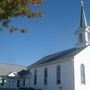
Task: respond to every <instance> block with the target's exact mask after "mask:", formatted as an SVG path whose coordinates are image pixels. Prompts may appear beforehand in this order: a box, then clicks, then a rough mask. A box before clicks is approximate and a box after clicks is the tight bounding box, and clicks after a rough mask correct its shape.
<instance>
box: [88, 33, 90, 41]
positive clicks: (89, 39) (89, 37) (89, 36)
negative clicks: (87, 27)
mask: <svg viewBox="0 0 90 90" xmlns="http://www.w3.org/2000/svg"><path fill="white" fill-rule="evenodd" d="M88 41H90V33H88Z"/></svg>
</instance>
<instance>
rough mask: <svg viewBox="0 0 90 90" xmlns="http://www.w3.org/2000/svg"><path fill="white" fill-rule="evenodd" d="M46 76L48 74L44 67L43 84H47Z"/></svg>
mask: <svg viewBox="0 0 90 90" xmlns="http://www.w3.org/2000/svg"><path fill="white" fill-rule="evenodd" d="M47 76H48V73H47V68H45V69H44V85H47Z"/></svg>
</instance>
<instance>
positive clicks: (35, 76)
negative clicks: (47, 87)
mask: <svg viewBox="0 0 90 90" xmlns="http://www.w3.org/2000/svg"><path fill="white" fill-rule="evenodd" d="M36 84H37V70H34V85H36Z"/></svg>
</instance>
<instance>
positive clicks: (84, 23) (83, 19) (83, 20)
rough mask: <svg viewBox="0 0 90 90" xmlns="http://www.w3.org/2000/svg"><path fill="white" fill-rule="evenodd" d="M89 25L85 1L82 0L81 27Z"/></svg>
mask: <svg viewBox="0 0 90 90" xmlns="http://www.w3.org/2000/svg"><path fill="white" fill-rule="evenodd" d="M87 26H88V25H87V19H86V15H85V11H84V1H83V0H81V16H80V27H82V28H86V27H87Z"/></svg>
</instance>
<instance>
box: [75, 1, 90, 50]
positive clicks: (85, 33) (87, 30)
mask: <svg viewBox="0 0 90 90" xmlns="http://www.w3.org/2000/svg"><path fill="white" fill-rule="evenodd" d="M80 1H81V15H80V26H79V27H78V29H77V31H76V36H77V44H76V47H77V48H81V47H86V46H87V45H90V26H88V24H87V20H86V15H85V11H84V0H80Z"/></svg>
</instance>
